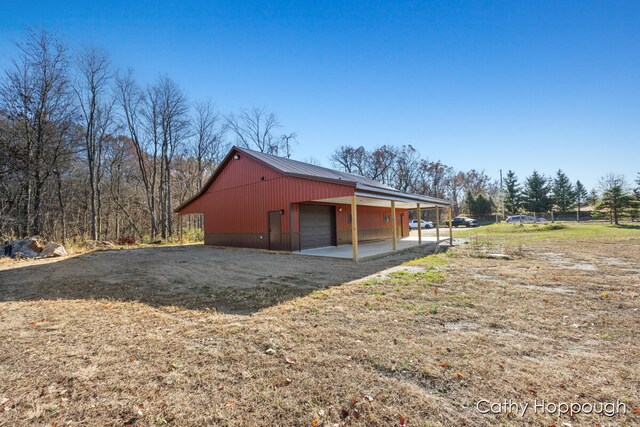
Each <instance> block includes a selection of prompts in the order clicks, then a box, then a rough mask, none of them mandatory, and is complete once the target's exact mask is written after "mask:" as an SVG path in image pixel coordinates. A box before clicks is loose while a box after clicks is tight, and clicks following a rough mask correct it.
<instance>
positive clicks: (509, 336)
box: [0, 232, 640, 427]
mask: <svg viewBox="0 0 640 427" xmlns="http://www.w3.org/2000/svg"><path fill="white" fill-rule="evenodd" d="M550 233H551V232H550ZM529 234H535V233H529ZM492 243H496V244H501V243H500V242H492ZM609 243H610V244H609ZM639 244H640V238H637V237H633V238H629V239H627V240H624V241H611V242H610V241H609V240H607V239H600V240H594V241H591V242H588V241H587V242H582V243H581V244H580V246H579V252H576V245H575V242H571V241H555V240H553V239H552V238H551V237H549V238H547V239H545V240H543V241H536V242H532V243H525V248H524V249H525V252H523V253H525V254H527V256H524V257H519V258H516V259H514V260H511V261H508V262H505V261H501V260H492V259H484V258H476V257H468V256H465V255H464V251H465V250H466V249H464V248H458V249H455V248H454V250H453V251H452V252H451V253H447V254H446V255H438V257H437V258H438V259H439V262H434V261H433V259H432V258H431V257H429V258H425V259H424V260H417V261H414V262H411V263H410V265H408V266H403V267H402V268H400V269H393V270H391V271H390V272H388V271H386V272H384V273H380V272H382V271H383V270H385V269H386V268H388V267H394V266H397V265H398V264H399V263H400V262H401V261H402V259H401V258H395V259H389V260H386V261H384V260H375V262H374V263H372V264H369V262H368V261H367V262H363V263H360V264H358V265H355V264H353V263H350V262H348V261H345V262H344V263H343V262H340V261H337V260H322V259H318V258H311V257H309V258H304V257H301V259H300V260H299V261H298V258H297V257H292V256H287V255H275V254H264V253H261V252H257V251H255V252H254V251H247V252H243V251H223V250H215V249H211V248H201V247H200V248H193V249H189V248H188V249H163V248H155V249H153V250H152V251H151V252H141V253H137V252H136V251H130V252H123V251H119V252H104V253H100V254H96V255H91V256H87V257H76V258H72V259H69V260H67V261H64V262H56V263H50V264H44V265H36V266H27V267H23V268H20V269H17V270H14V271H3V272H2V273H0V286H1V290H2V294H1V295H2V302H0V325H2V326H1V327H0V369H1V372H2V380H1V381H0V405H1V407H0V425H7V426H9V425H11V426H13V425H59V426H62V425H105V426H119V427H121V426H123V425H126V424H133V425H135V426H160V425H177V426H182V425H217V426H253V425H302V426H304V425H307V426H309V425H315V426H317V427H319V426H322V427H325V426H329V427H333V426H335V425H338V426H340V427H342V426H397V425H400V424H401V422H402V420H404V421H406V425H408V426H413V425H430V426H452V427H453V426H496V425H509V426H511V425H518V426H540V425H546V426H548V425H552V424H555V425H563V423H570V424H571V425H573V426H578V425H611V424H614V423H615V424H616V425H637V424H638V423H639V421H640V418H638V417H639V416H640V415H637V414H636V413H635V412H634V411H635V409H637V408H640V402H639V401H638V390H640V361H639V360H638V357H637V355H638V354H639V353H640V347H639V344H638V343H639V342H640V335H639V334H638V331H640V316H638V313H639V308H640V292H639V291H640V290H639V286H640V275H630V274H625V275H624V280H621V277H623V276H621V274H622V273H621V272H622V271H625V269H626V268H627V267H625V266H620V265H615V264H609V263H606V262H604V261H602V258H603V257H616V258H621V257H624V258H625V259H629V260H631V261H632V262H634V263H636V265H637V263H640V253H639V251H637V247H638V245H639ZM548 252H553V253H557V254H561V255H562V256H563V258H566V259H574V258H575V259H579V260H580V262H584V263H592V264H594V265H596V266H597V269H598V270H597V272H598V274H593V272H592V271H586V270H576V269H566V268H563V267H562V266H559V265H555V264H553V263H550V262H548V260H546V259H545V258H544V257H543V256H541V255H540V254H541V253H548ZM461 254H462V255H461ZM406 267H412V268H410V269H408V268H406ZM31 268H33V270H30V269H31ZM133 273H135V274H133ZM374 273H380V274H378V275H377V276H376V277H375V280H365V281H358V280H354V279H356V278H358V277H365V276H368V275H371V274H374ZM32 274H33V275H36V276H33V275H32ZM33 277H37V280H35V279H33V280H32V278H33ZM17 279H19V280H17ZM339 281H342V282H347V283H344V284H342V285H339V286H331V284H336V283H337V282H339ZM21 283H26V285H25V286H22V287H21ZM551 288H557V289H567V290H571V291H573V292H564V291H562V292H558V291H557V290H553V291H549V290H548V289H551ZM301 289H302V290H303V291H300V290H301ZM222 291H224V292H226V293H225V294H221V293H220V292H222ZM298 291H300V292H299V293H297V292H298ZM56 296H58V299H57V298H56ZM278 300H282V301H281V302H278ZM222 301H224V303H222ZM265 301H266V302H265ZM172 302H174V304H172ZM218 303H219V304H221V305H224V306H227V307H250V308H251V311H249V313H250V314H251V315H239V314H237V311H234V312H231V311H230V312H228V313H225V312H221V311H215V310H209V309H207V307H211V306H213V307H216V304H218ZM216 308H217V307H216ZM245 314H246V313H245ZM269 349H271V350H272V351H267V350H269ZM480 399H488V400H490V401H495V402H499V401H502V400H504V399H514V400H515V401H518V402H533V400H534V399H539V400H540V399H545V400H547V401H552V402H563V401H568V402H574V401H578V402H608V401H616V400H619V401H621V402H623V403H624V404H625V405H627V408H628V413H627V414H626V415H619V416H616V417H613V418H608V417H604V416H599V415H593V414H592V415H585V414H574V415H573V416H569V415H563V416H560V417H558V416H553V415H545V414H534V413H533V412H529V413H527V414H526V415H525V416H524V417H516V416H515V415H512V414H511V415H510V414H496V415H489V414H486V415H483V414H481V413H479V412H478V411H477V410H476V407H475V405H476V403H477V402H478V401H479V400H480Z"/></svg>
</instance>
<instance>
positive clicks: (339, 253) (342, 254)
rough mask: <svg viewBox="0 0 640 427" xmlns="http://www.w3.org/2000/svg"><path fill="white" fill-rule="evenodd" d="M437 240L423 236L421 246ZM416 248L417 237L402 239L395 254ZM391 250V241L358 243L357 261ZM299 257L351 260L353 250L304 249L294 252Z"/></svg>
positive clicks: (343, 247)
mask: <svg viewBox="0 0 640 427" xmlns="http://www.w3.org/2000/svg"><path fill="white" fill-rule="evenodd" d="M440 237H441V239H440V241H441V242H442V241H445V240H448V238H447V239H443V238H442V236H440ZM436 244H437V240H436V238H435V236H433V237H431V236H423V237H422V245H423V246H425V245H426V246H436ZM416 246H418V236H409V237H404V238H401V239H398V240H397V244H396V247H397V250H396V252H399V251H403V250H406V249H411V248H413V247H416ZM393 252H394V251H393V249H392V247H391V239H386V240H377V241H375V242H360V244H359V245H358V259H359V260H365V259H371V258H376V257H380V256H384V255H388V254H391V253H393ZM294 253H297V254H300V255H309V256H319V257H330V258H343V259H351V258H352V256H353V249H352V248H351V245H340V246H326V247H322V248H313V249H304V250H302V251H299V252H294Z"/></svg>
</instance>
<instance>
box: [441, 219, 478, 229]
mask: <svg viewBox="0 0 640 427" xmlns="http://www.w3.org/2000/svg"><path fill="white" fill-rule="evenodd" d="M444 223H445V224H446V225H449V221H445V222H444ZM451 225H452V226H453V227H456V228H458V227H460V226H464V227H477V226H478V220H477V219H473V218H467V217H465V216H458V217H455V218H453V220H452V221H451Z"/></svg>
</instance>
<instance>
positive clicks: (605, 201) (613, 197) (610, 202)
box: [596, 175, 636, 225]
mask: <svg viewBox="0 0 640 427" xmlns="http://www.w3.org/2000/svg"><path fill="white" fill-rule="evenodd" d="M601 185H602V189H603V192H602V199H601V200H600V201H599V202H598V203H597V204H596V211H597V212H599V213H605V214H607V215H608V216H609V218H610V219H611V222H613V223H614V224H616V225H618V224H619V220H620V217H621V216H622V215H624V214H625V211H627V210H629V209H632V208H633V207H634V206H635V204H636V201H635V200H634V197H633V196H632V195H631V194H630V193H629V192H628V191H627V190H626V189H625V183H624V179H623V177H621V176H614V175H609V176H607V177H605V178H603V179H602V181H601Z"/></svg>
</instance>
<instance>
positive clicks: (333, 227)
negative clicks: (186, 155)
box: [176, 147, 450, 260]
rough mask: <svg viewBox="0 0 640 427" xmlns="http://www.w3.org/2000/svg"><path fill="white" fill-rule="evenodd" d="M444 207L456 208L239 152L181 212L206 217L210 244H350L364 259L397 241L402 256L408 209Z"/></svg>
mask: <svg viewBox="0 0 640 427" xmlns="http://www.w3.org/2000/svg"><path fill="white" fill-rule="evenodd" d="M437 207H444V208H449V207H450V203H449V202H448V201H446V200H441V199H436V198H432V197H425V196H419V195H416V194H409V193H403V192H400V191H398V190H395V189H393V188H391V187H389V186H387V185H384V184H381V183H380V182H377V181H374V180H371V179H368V178H365V177H363V176H359V175H353V174H350V173H346V172H341V171H336V170H333V169H328V168H324V167H321V166H316V165H311V164H308V163H304V162H299V161H296V160H291V159H286V158H282V157H277V156H272V155H268V154H264V153H261V152H257V151H252V150H248V149H245V148H238V147H233V148H232V149H231V151H230V152H229V153H228V154H227V156H226V157H225V158H224V160H223V161H222V162H221V163H220V165H219V166H218V168H217V169H216V170H215V172H214V173H213V175H212V176H211V178H210V179H209V180H208V181H207V183H206V184H205V185H204V187H203V188H202V189H201V190H200V192H199V193H198V194H196V195H195V196H194V197H192V198H191V199H189V200H187V201H186V202H185V203H183V204H182V205H181V206H180V207H178V208H177V209H176V212H177V213H178V214H180V215H181V216H182V215H188V214H203V216H204V241H205V244H208V245H216V246H234V247H245V248H259V249H269V250H279V251H299V250H303V249H309V248H316V247H323V246H337V245H346V244H351V245H352V246H353V258H354V260H357V244H358V242H366V241H371V240H381V239H389V238H391V239H392V244H393V249H395V242H396V238H398V237H402V236H407V235H408V234H409V215H408V210H409V209H421V208H437ZM354 212H355V214H354ZM394 224H395V227H394ZM353 235H357V236H358V238H357V240H356V241H352V236H353Z"/></svg>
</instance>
